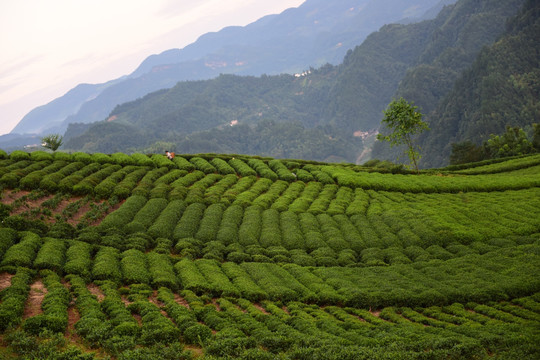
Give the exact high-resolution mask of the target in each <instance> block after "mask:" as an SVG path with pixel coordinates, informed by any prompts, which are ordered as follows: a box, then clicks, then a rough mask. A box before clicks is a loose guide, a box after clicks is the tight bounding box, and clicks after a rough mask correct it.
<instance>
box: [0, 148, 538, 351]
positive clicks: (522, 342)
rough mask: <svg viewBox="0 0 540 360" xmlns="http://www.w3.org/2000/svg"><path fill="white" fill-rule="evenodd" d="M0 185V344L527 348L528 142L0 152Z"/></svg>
mask: <svg viewBox="0 0 540 360" xmlns="http://www.w3.org/2000/svg"><path fill="white" fill-rule="evenodd" d="M394 172H397V171H396V169H394ZM0 187H1V199H0V201H1V204H0V219H1V220H2V224H1V227H0V291H1V292H0V358H1V359H4V358H5V359H14V358H23V359H108V358H115V359H116V358H117V359H192V358H204V359H228V358H242V359H309V360H314V359H398V358H399V359H461V358H467V359H537V358H539V357H540V345H539V343H540V341H539V340H540V277H539V276H538V274H540V155H534V156H528V157H517V158H509V159H498V160H493V161H486V162H482V163H475V164H467V165H460V166H454V167H448V168H444V169H433V170H428V171H425V172H422V173H420V174H406V173H404V172H403V171H401V173H395V174H393V173H392V172H389V171H387V170H384V169H376V168H369V167H362V166H355V165H351V164H326V163H317V162H306V161H300V160H276V159H268V158H260V157H249V156H242V155H234V156H233V155H216V154H202V155H184V156H176V157H175V159H174V160H173V161H170V160H168V159H167V158H166V157H165V156H163V155H161V154H155V155H143V154H133V155H126V154H122V153H115V154H111V155H107V154H101V153H95V154H86V153H74V154H67V153H62V152H57V153H54V154H53V153H47V152H43V151H36V152H32V153H26V152H22V151H14V152H12V153H11V154H9V155H8V154H6V153H5V152H2V151H0Z"/></svg>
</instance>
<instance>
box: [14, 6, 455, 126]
mask: <svg viewBox="0 0 540 360" xmlns="http://www.w3.org/2000/svg"><path fill="white" fill-rule="evenodd" d="M453 1H455V0H442V1H441V0H409V1H399V0H340V1H330V2H329V1H325V0H308V1H306V2H305V3H304V4H302V5H301V6H300V7H298V8H291V9H288V10H286V11H284V12H283V13H281V14H279V15H269V16H266V17H263V18H261V19H260V20H258V21H256V22H254V23H252V24H250V25H247V26H245V27H228V28H224V29H223V30H221V31H219V32H216V33H208V34H205V35H203V36H201V37H200V38H199V39H198V40H197V41H196V42H194V43H193V44H191V45H189V46H186V47H185V48H183V49H171V50H168V51H165V52H163V53H161V54H159V55H152V56H149V57H148V58H147V59H146V60H144V61H143V62H142V64H141V65H140V66H139V67H138V68H137V69H136V70H135V71H134V72H133V73H131V74H129V75H127V76H125V77H122V78H119V79H115V80H111V81H109V82H106V83H103V84H96V85H90V84H81V85H78V86H77V87H75V88H74V89H72V90H70V91H69V92H68V93H66V94H65V95H64V96H62V97H60V98H58V99H55V100H54V101H52V102H50V103H48V104H46V105H43V106H40V107H38V108H36V109H34V110H32V111H31V112H30V113H28V114H27V115H26V116H25V117H24V118H23V119H22V120H21V121H20V123H19V124H18V125H17V126H16V127H15V128H14V129H13V131H12V132H11V133H12V134H42V133H50V132H64V131H65V129H66V128H67V125H68V124H69V123H72V122H82V123H89V122H94V121H100V120H103V119H105V118H106V117H107V116H108V114H109V112H110V111H111V110H112V109H113V108H114V107H115V106H116V105H118V104H121V103H124V102H126V101H130V100H134V99H137V98H138V97H141V96H144V95H145V94H147V93H149V92H152V91H155V90H159V89H163V88H168V87H172V86H174V85H175V84H176V83H177V82H178V81H183V80H201V79H210V78H213V77H216V76H218V75H219V74H238V75H261V74H268V75H271V74H280V73H295V72H302V71H303V70H306V69H308V68H309V67H310V66H311V67H319V66H321V65H324V64H325V63H327V62H328V63H332V64H338V63H340V62H341V61H342V59H343V56H344V55H345V54H346V52H347V50H349V49H351V48H353V47H354V46H356V45H359V44H361V43H362V41H363V40H364V39H365V38H366V36H367V35H369V34H370V33H371V32H373V31H375V30H378V29H379V28H380V27H381V26H382V25H384V24H387V23H392V22H397V21H402V22H403V21H412V20H413V19H418V18H421V17H422V16H435V15H436V13H437V10H438V9H440V8H441V7H442V5H443V4H444V3H449V2H453Z"/></svg>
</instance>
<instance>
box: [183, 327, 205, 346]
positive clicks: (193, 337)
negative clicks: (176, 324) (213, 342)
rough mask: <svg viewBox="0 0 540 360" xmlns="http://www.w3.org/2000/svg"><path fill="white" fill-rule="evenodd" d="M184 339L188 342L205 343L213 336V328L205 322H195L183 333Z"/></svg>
mask: <svg viewBox="0 0 540 360" xmlns="http://www.w3.org/2000/svg"><path fill="white" fill-rule="evenodd" d="M182 335H183V337H184V341H185V342H186V343H188V344H194V345H200V344H204V343H205V342H206V340H208V339H209V338H210V337H211V336H212V330H210V328H209V327H208V326H206V325H203V324H193V325H192V326H190V327H188V328H187V329H186V330H184V333H183V334H182Z"/></svg>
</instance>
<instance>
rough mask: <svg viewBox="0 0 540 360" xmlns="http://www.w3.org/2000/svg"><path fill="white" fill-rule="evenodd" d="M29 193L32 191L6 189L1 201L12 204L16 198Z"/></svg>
mask: <svg viewBox="0 0 540 360" xmlns="http://www.w3.org/2000/svg"><path fill="white" fill-rule="evenodd" d="M28 194H30V191H26V190H21V191H15V190H12V191H11V192H8V191H6V192H4V194H3V196H2V199H0V202H2V204H6V205H11V204H13V202H14V201H15V200H17V199H20V198H22V197H23V196H25V195H28Z"/></svg>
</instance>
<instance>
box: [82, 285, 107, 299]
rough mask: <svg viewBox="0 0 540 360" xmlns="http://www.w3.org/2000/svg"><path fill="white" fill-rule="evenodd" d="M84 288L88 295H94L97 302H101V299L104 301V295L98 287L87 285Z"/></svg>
mask: <svg viewBox="0 0 540 360" xmlns="http://www.w3.org/2000/svg"><path fill="white" fill-rule="evenodd" d="M86 288H87V289H88V291H90V294H92V295H94V296H95V297H96V298H97V300H98V301H99V302H102V301H103V299H105V294H103V292H102V291H101V289H100V288H99V286H97V285H96V284H88V285H86Z"/></svg>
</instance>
